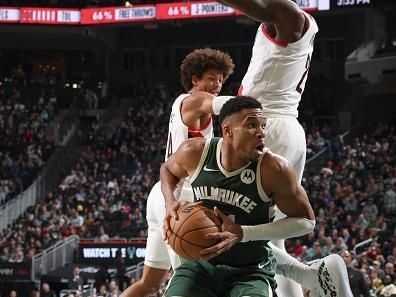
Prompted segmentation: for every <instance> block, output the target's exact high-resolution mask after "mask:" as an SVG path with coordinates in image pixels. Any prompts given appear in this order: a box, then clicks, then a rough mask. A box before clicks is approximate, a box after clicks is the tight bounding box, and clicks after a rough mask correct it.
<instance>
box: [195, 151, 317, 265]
mask: <svg viewBox="0 0 396 297" xmlns="http://www.w3.org/2000/svg"><path fill="white" fill-rule="evenodd" d="M260 169H261V184H262V186H263V190H264V191H265V192H266V193H268V194H269V196H271V197H272V198H273V199H274V200H275V203H276V204H277V206H278V207H279V209H280V210H281V211H282V212H283V213H284V214H286V215H287V217H286V218H283V219H280V220H278V221H275V222H271V223H267V224H260V225H254V226H250V225H249V226H241V225H238V224H236V223H234V222H233V221H232V220H231V219H230V218H229V217H228V216H226V215H225V214H223V213H222V212H221V211H220V210H218V209H215V212H216V213H217V215H218V216H219V217H220V219H221V220H222V221H223V231H222V232H215V233H211V234H208V235H207V238H216V239H220V240H221V241H220V243H218V244H216V245H214V246H212V247H209V248H207V249H204V250H202V251H201V257H202V259H204V260H210V259H212V258H214V257H216V256H218V255H220V254H221V253H224V252H225V251H227V250H229V249H230V248H232V247H233V246H234V245H235V244H237V243H238V242H240V241H242V242H246V241H252V240H278V239H286V238H292V237H298V236H302V235H305V234H307V233H309V232H311V231H312V230H313V229H314V227H315V216H314V213H313V210H312V207H311V205H310V203H309V200H308V197H307V194H306V193H305V191H304V189H303V188H302V187H301V185H299V184H298V183H297V178H296V175H295V173H294V170H293V167H291V165H290V163H289V162H287V160H286V159H284V158H281V157H279V156H277V155H274V154H272V153H267V154H266V156H265V157H264V158H263V161H262V162H261V168H260Z"/></svg>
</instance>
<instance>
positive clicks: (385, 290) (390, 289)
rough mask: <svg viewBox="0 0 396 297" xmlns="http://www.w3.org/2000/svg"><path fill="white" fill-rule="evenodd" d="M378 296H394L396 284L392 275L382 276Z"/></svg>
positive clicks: (395, 294)
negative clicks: (382, 281)
mask: <svg viewBox="0 0 396 297" xmlns="http://www.w3.org/2000/svg"><path fill="white" fill-rule="evenodd" d="M379 296H381V297H394V296H396V286H395V284H394V282H393V279H392V277H391V276H390V275H389V274H387V275H385V278H384V285H383V287H382V289H381V290H380V293H379Z"/></svg>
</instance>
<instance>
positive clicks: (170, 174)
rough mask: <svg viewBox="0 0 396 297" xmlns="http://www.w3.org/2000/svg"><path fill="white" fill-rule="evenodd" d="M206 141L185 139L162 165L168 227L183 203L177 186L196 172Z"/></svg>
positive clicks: (161, 174) (162, 182)
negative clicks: (177, 197) (179, 198)
mask: <svg viewBox="0 0 396 297" xmlns="http://www.w3.org/2000/svg"><path fill="white" fill-rule="evenodd" d="M205 141H206V140H205V139H203V138H192V139H188V140H186V141H184V142H183V143H182V144H181V145H180V146H179V148H178V149H177V151H176V152H175V153H174V154H172V155H171V156H170V157H169V158H168V160H167V161H166V162H165V163H164V164H162V166H161V169H160V179H161V190H162V193H163V194H164V198H165V206H166V209H167V214H166V217H165V228H166V229H167V228H169V219H170V217H171V216H173V217H175V218H177V210H178V208H179V207H180V203H181V202H179V201H177V199H176V197H175V195H174V192H175V189H176V186H177V184H178V183H179V182H180V180H181V179H182V178H185V177H187V176H189V175H192V174H194V172H195V169H196V168H197V166H198V163H199V160H200V158H201V155H202V152H203V149H204V147H205Z"/></svg>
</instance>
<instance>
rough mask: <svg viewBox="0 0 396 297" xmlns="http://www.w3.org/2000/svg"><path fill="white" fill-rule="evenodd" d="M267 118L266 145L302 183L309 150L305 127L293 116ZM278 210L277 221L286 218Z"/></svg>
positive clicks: (267, 115) (268, 116)
mask: <svg viewBox="0 0 396 297" xmlns="http://www.w3.org/2000/svg"><path fill="white" fill-rule="evenodd" d="M265 116H266V117H267V126H266V130H267V135H266V136H265V139H264V141H265V145H266V146H267V147H268V148H269V149H270V150H271V151H272V152H273V153H275V154H278V155H281V156H282V157H284V158H286V159H287V160H288V161H289V162H290V163H291V164H292V166H293V168H294V171H295V172H296V176H297V181H298V183H301V180H302V176H303V173H304V166H305V158H306V150H307V144H306V140H305V132H304V129H303V127H302V126H301V125H300V123H299V122H298V120H297V119H296V118H295V117H293V116H288V115H278V114H266V115H265ZM276 210H277V211H276V213H275V219H280V218H283V217H285V215H284V214H283V213H281V212H280V211H279V210H278V209H277V208H276Z"/></svg>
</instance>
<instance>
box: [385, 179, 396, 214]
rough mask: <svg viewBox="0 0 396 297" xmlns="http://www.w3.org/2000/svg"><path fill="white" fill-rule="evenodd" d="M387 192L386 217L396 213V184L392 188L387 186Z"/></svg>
mask: <svg viewBox="0 0 396 297" xmlns="http://www.w3.org/2000/svg"><path fill="white" fill-rule="evenodd" d="M385 188H386V189H387V191H386V192H385V196H384V210H385V214H386V215H391V214H394V213H396V183H393V185H392V186H389V185H386V186H385Z"/></svg>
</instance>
